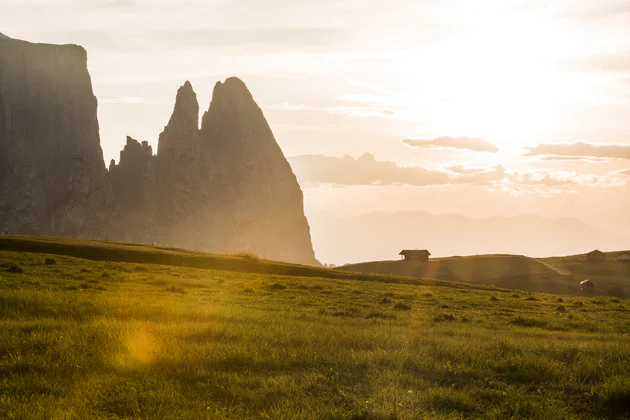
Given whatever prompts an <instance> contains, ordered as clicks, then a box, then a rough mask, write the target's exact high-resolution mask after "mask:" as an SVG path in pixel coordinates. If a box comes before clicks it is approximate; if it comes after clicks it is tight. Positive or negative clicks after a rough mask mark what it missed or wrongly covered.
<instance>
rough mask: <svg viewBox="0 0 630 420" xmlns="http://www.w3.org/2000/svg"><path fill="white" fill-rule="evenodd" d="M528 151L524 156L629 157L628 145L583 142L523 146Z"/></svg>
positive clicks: (629, 147)
mask: <svg viewBox="0 0 630 420" xmlns="http://www.w3.org/2000/svg"><path fill="white" fill-rule="evenodd" d="M523 149H525V150H527V151H528V152H527V153H526V154H525V156H540V155H550V156H556V157H558V156H564V157H582V158H584V157H591V158H616V159H630V146H624V145H617V144H609V145H599V144H592V143H585V142H577V143H556V144H546V143H544V144H539V145H537V146H533V147H524V148H523Z"/></svg>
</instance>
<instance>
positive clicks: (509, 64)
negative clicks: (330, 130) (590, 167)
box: [355, 7, 616, 147]
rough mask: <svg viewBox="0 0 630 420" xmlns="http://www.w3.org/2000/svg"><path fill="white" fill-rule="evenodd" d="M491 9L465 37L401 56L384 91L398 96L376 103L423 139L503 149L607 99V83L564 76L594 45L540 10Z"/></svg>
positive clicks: (541, 135) (594, 76)
mask: <svg viewBox="0 0 630 420" xmlns="http://www.w3.org/2000/svg"><path fill="white" fill-rule="evenodd" d="M496 9H497V10H495V8H490V9H488V10H485V9H484V10H481V11H477V13H478V16H477V17H478V19H477V18H475V21H477V23H476V24H475V26H474V27H471V28H470V31H469V32H466V31H464V32H459V33H457V34H456V35H453V36H449V37H446V38H445V39H444V40H441V41H440V42H436V43H434V44H431V45H429V46H427V45H423V46H419V47H418V48H417V49H414V50H410V51H406V52H405V53H403V54H401V55H400V56H399V57H398V60H394V61H396V66H395V67H394V70H391V71H390V73H393V74H392V75H391V76H390V77H388V84H387V86H386V87H387V88H391V90H393V91H395V92H398V95H389V96H387V93H386V92H383V91H382V89H381V90H380V91H377V90H375V94H376V95H378V96H381V97H384V96H387V99H385V100H384V101H383V102H382V103H380V104H378V105H381V106H391V105H392V104H393V106H392V108H394V109H396V110H397V111H396V113H395V114H393V115H394V116H393V118H395V117H396V116H397V117H399V118H400V119H408V120H413V121H416V122H417V123H418V127H419V131H423V132H425V133H426V132H429V133H430V135H431V136H442V135H448V136H477V137H481V138H483V139H485V140H488V141H491V142H493V143H495V144H498V145H499V146H501V147H510V146H516V145H522V144H526V143H528V142H529V141H536V140H540V139H548V138H551V137H553V136H554V134H555V133H557V132H560V131H562V130H566V129H567V128H571V127H572V126H573V125H575V124H576V122H575V112H576V109H578V108H579V107H584V106H591V105H596V104H599V103H602V102H606V101H611V100H613V97H614V95H615V94H616V92H615V86H614V80H611V79H610V78H606V77H605V76H603V75H601V74H598V73H595V72H577V71H571V67H570V65H569V64H568V63H570V62H571V59H572V57H575V56H579V55H581V54H584V53H587V54H588V53H592V50H593V49H594V48H596V46H594V45H592V43H590V44H589V43H588V42H586V41H585V37H586V36H585V34H584V33H581V32H580V30H579V28H577V27H575V26H573V25H572V24H570V23H569V22H567V21H566V20H563V19H562V18H560V17H558V16H557V15H555V14H554V13H553V12H552V11H550V10H547V9H545V8H541V10H536V11H535V13H532V12H530V13H523V14H518V13H515V11H514V10H510V11H509V13H507V12H505V11H502V10H501V9H500V7H496ZM504 12H505V13H504ZM468 19H470V16H468ZM355 99H356V100H357V102H358V101H359V98H356V97H355ZM368 102H371V103H373V104H377V101H374V100H372V101H368Z"/></svg>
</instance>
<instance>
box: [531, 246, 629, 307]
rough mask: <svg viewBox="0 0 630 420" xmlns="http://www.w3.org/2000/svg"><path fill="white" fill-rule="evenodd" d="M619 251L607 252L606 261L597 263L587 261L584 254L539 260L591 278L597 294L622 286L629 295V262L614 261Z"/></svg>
mask: <svg viewBox="0 0 630 420" xmlns="http://www.w3.org/2000/svg"><path fill="white" fill-rule="evenodd" d="M625 252H628V251H625ZM620 253H622V252H607V253H606V261H604V262H598V263H593V262H589V261H588V260H587V258H586V255H585V254H582V255H572V256H568V257H554V258H546V259H543V260H541V261H543V262H550V263H552V264H554V265H556V266H558V267H561V268H562V269H564V270H566V271H568V272H570V273H571V275H572V276H574V277H577V278H579V279H591V280H592V281H593V282H595V287H596V291H597V292H598V293H599V294H605V293H606V291H607V290H608V289H609V288H610V287H622V288H623V289H624V290H625V294H626V295H627V296H628V297H630V262H628V261H616V258H617V255H619V254H620Z"/></svg>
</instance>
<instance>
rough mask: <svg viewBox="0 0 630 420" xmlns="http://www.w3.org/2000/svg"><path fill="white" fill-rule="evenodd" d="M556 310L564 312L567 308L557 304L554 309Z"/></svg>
mask: <svg viewBox="0 0 630 420" xmlns="http://www.w3.org/2000/svg"><path fill="white" fill-rule="evenodd" d="M556 310H557V311H558V312H566V311H567V308H565V307H564V305H560V306H558V308H557V309H556Z"/></svg>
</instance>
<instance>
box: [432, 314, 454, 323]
mask: <svg viewBox="0 0 630 420" xmlns="http://www.w3.org/2000/svg"><path fill="white" fill-rule="evenodd" d="M448 321H455V317H454V316H453V315H452V314H438V315H436V316H434V317H433V322H448Z"/></svg>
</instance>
